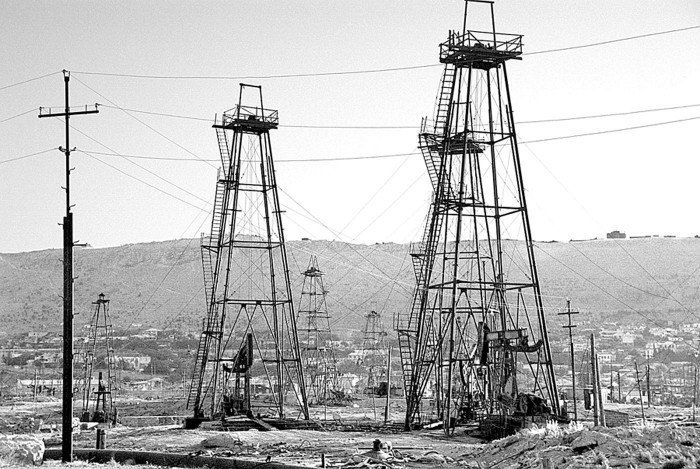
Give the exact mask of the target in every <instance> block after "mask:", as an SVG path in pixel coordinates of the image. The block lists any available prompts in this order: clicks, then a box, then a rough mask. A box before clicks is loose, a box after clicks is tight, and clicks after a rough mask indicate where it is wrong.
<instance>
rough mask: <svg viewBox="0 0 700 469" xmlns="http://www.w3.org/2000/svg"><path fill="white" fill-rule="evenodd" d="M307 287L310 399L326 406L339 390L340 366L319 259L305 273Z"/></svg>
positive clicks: (305, 358)
mask: <svg viewBox="0 0 700 469" xmlns="http://www.w3.org/2000/svg"><path fill="white" fill-rule="evenodd" d="M302 275H303V276H304V284H303V285H302V288H301V298H300V300H299V309H298V320H297V324H298V326H297V327H298V328H299V334H300V335H301V337H300V345H301V358H302V363H303V364H304V370H305V373H306V379H307V396H308V399H309V402H310V403H312V404H322V403H324V402H326V401H327V400H328V399H331V398H332V397H333V395H332V394H331V391H333V390H336V389H337V387H338V364H337V361H336V357H335V353H334V351H333V344H332V338H331V325H330V317H329V315H328V308H327V306H326V294H327V293H328V291H327V290H326V289H325V287H324V285H323V275H324V274H323V272H322V271H321V270H320V269H319V267H318V260H317V259H316V256H313V255H312V256H311V259H310V260H309V266H308V268H307V269H306V270H305V271H304V272H302Z"/></svg>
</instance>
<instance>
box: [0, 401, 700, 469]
mask: <svg viewBox="0 0 700 469" xmlns="http://www.w3.org/2000/svg"><path fill="white" fill-rule="evenodd" d="M375 404H376V402H375ZM610 407H614V408H615V409H616V410H622V411H626V412H629V413H630V417H631V421H632V422H631V423H632V425H639V423H640V422H641V418H640V417H641V408H640V407H639V406H621V405H616V406H609V407H608V408H610ZM120 408H121V409H123V411H122V412H121V415H125V413H126V412H125V411H127V410H129V412H130V413H131V414H132V416H133V417H140V418H141V420H138V419H137V420H135V422H137V424H136V425H118V426H116V427H114V428H108V429H106V448H108V449H117V450H142V451H162V452H172V453H180V454H193V455H200V456H216V457H233V458H239V459H246V460H251V461H258V462H264V461H268V460H269V461H275V462H281V463H288V464H295V465H301V466H307V467H320V465H321V460H322V455H323V457H324V458H325V461H326V465H327V467H341V466H344V467H348V468H351V467H372V466H367V465H365V466H363V465H362V464H364V463H366V457H365V456H362V455H363V454H364V453H366V452H368V451H370V450H371V449H372V444H373V441H374V440H375V439H379V440H380V441H382V442H384V443H386V442H391V445H392V447H393V449H394V455H395V457H396V459H395V460H394V461H392V462H391V463H390V464H391V465H387V466H386V467H406V468H414V467H415V468H418V467H436V466H440V467H444V468H453V467H454V468H456V467H479V466H478V464H477V463H476V462H475V461H476V460H477V458H478V456H479V455H480V454H485V453H487V452H488V451H493V450H494V449H493V448H495V447H494V446H493V444H490V445H489V444H487V443H486V442H483V441H481V440H478V439H475V438H473V437H471V436H469V435H468V434H467V433H466V431H465V430H464V429H461V428H458V429H457V430H456V431H455V434H454V435H453V436H451V437H447V436H446V435H445V434H444V432H443V431H442V430H423V431H416V432H411V433H406V432H400V431H393V432H392V431H388V430H382V429H378V428H375V429H372V430H366V431H337V430H331V431H313V430H278V431H269V432H267V431H259V430H246V431H220V430H217V429H216V425H214V424H204V425H203V426H202V427H200V428H199V429H196V430H185V429H183V428H182V424H181V423H179V422H178V423H175V424H171V425H162V424H161V425H158V424H156V423H157V422H158V420H162V419H163V418H164V417H165V416H172V415H175V416H176V417H173V418H171V419H172V420H173V421H176V420H177V415H178V414H180V415H186V414H185V413H184V412H185V411H184V409H182V408H181V406H179V407H178V404H175V403H170V402H164V401H153V400H150V401H142V400H138V399H132V400H128V401H125V402H123V403H122V405H121V407H120ZM381 411H382V409H381V408H379V407H378V408H377V415H378V416H379V418H380V419H381V415H382V414H381ZM312 412H313V413H314V414H316V417H322V416H325V417H326V419H327V421H328V423H329V425H328V426H329V427H331V428H345V429H351V428H353V427H354V426H355V427H356V425H357V424H358V423H363V422H364V423H365V424H366V423H367V422H369V421H373V420H374V416H375V411H374V408H373V407H371V406H368V405H365V403H360V404H355V405H352V406H347V407H342V408H338V407H333V408H328V409H325V408H313V409H312ZM133 414H137V415H133ZM154 415H155V416H158V417H149V416H154ZM589 416H590V412H587V411H584V410H583V409H579V417H580V418H583V419H585V418H588V417H589ZM401 417H402V415H401V407H400V403H396V407H392V412H391V415H390V419H391V420H394V421H395V422H400V421H401V420H400V419H401ZM690 418H691V410H690V409H679V408H668V407H652V408H650V409H646V408H645V419H647V420H652V421H655V422H657V423H658V424H664V422H669V421H676V422H678V421H680V422H683V421H685V422H686V423H687V422H688V421H689V420H690ZM126 420H128V419H126ZM589 426H590V425H589ZM364 427H365V426H363V428H364ZM59 429H60V400H58V399H44V400H42V401H40V402H21V401H16V402H11V403H7V402H6V403H4V404H3V405H0V432H3V433H35V434H39V435H41V437H42V438H43V439H44V441H45V443H46V445H47V447H49V448H51V447H53V448H58V447H60V446H59V445H60V433H59V432H58V430H59ZM579 430H580V429H579ZM95 440H96V431H95V429H94V428H93V429H90V430H83V431H80V432H78V433H76V434H75V435H74V445H75V448H94V447H95ZM51 464H53V463H51ZM75 464H76V467H82V466H81V464H83V463H77V462H76V463H75ZM151 467H152V466H151ZM374 467H381V466H374ZM513 467H519V466H513Z"/></svg>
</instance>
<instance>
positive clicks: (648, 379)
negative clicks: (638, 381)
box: [647, 358, 651, 409]
mask: <svg viewBox="0 0 700 469" xmlns="http://www.w3.org/2000/svg"><path fill="white" fill-rule="evenodd" d="M650 408H651V367H649V359H648V358H647V409H650Z"/></svg>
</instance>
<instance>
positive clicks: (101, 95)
mask: <svg viewBox="0 0 700 469" xmlns="http://www.w3.org/2000/svg"><path fill="white" fill-rule="evenodd" d="M76 80H77V81H78V83H80V84H81V85H83V86H84V87H85V88H87V89H89V90H90V91H92V92H93V93H95V94H96V95H98V96H99V97H101V98H102V99H106V100H107V101H109V102H110V103H112V105H114V106H117V107H119V105H118V104H117V103H115V102H114V101H112V100H111V99H109V98H108V97H106V96H105V95H103V94H101V93H99V92H98V91H96V90H95V89H93V88H91V87H90V86H88V85H87V84H86V83H85V82H83V81H82V80H80V79H79V78H76ZM124 113H125V114H126V115H128V116H129V117H131V118H132V119H134V120H135V121H136V122H138V123H139V124H141V125H143V126H145V127H147V128H148V129H150V130H152V131H153V132H155V133H156V134H158V135H160V136H161V137H163V138H164V139H166V140H167V141H169V142H170V143H172V144H173V145H175V146H177V147H178V148H180V149H182V150H184V151H186V152H187V153H189V154H190V155H192V156H194V157H195V158H197V159H200V160H202V161H204V162H205V163H207V164H208V165H209V166H211V167H212V168H215V169H216V166H214V165H212V164H209V163H208V162H207V161H206V160H205V159H204V158H202V157H200V156H199V155H197V154H196V153H194V152H192V151H190V150H188V149H187V148H185V147H183V146H182V145H180V144H179V143H177V142H176V141H175V140H173V139H171V138H170V137H168V136H167V135H165V134H163V133H162V132H160V131H158V130H156V129H154V128H153V127H151V126H150V125H148V124H146V123H145V122H143V121H142V120H141V119H139V118H138V117H136V116H133V115H131V114H129V113H128V112H127V111H124Z"/></svg>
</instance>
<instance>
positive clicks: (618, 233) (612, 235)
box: [606, 230, 627, 239]
mask: <svg viewBox="0 0 700 469" xmlns="http://www.w3.org/2000/svg"><path fill="white" fill-rule="evenodd" d="M606 237H607V238H608V239H624V238H626V237H627V235H626V234H625V233H624V232H622V231H617V230H615V231H611V232H610V233H608V234H607V235H606Z"/></svg>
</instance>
